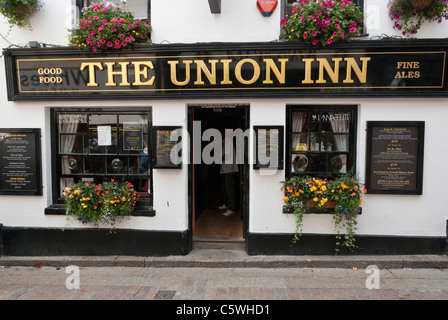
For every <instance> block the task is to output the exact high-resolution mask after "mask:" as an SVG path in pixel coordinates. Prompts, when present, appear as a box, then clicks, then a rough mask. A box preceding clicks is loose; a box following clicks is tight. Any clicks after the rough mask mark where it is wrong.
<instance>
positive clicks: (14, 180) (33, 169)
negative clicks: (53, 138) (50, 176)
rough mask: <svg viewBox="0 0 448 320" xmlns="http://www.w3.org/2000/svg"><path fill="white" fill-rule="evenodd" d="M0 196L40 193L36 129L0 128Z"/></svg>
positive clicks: (38, 145)
mask: <svg viewBox="0 0 448 320" xmlns="http://www.w3.org/2000/svg"><path fill="white" fill-rule="evenodd" d="M0 168H2V169H1V170H0V195H42V167H41V140H40V129H31V128H23V129H19V128H11V129H9V128H8V129H6V128H1V129H0Z"/></svg>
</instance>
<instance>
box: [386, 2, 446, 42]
mask: <svg viewBox="0 0 448 320" xmlns="http://www.w3.org/2000/svg"><path fill="white" fill-rule="evenodd" d="M388 8H389V17H390V19H391V21H392V22H393V24H394V25H393V28H394V29H396V30H398V31H401V33H402V35H404V36H407V37H409V36H410V35H414V34H416V33H417V32H418V30H419V29H420V27H421V26H422V24H423V23H424V22H435V21H437V22H438V23H442V21H443V20H448V0H433V1H432V3H431V4H430V5H429V6H426V7H421V8H416V7H414V6H413V5H412V4H411V1H410V0H391V1H389V4H388Z"/></svg>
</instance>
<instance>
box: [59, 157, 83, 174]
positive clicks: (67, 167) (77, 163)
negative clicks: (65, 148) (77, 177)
mask: <svg viewBox="0 0 448 320" xmlns="http://www.w3.org/2000/svg"><path fill="white" fill-rule="evenodd" d="M61 159H62V164H61V166H62V174H80V173H83V171H84V161H83V157H82V156H63V157H62V158H61Z"/></svg>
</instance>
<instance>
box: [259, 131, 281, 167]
mask: <svg viewBox="0 0 448 320" xmlns="http://www.w3.org/2000/svg"><path fill="white" fill-rule="evenodd" d="M254 133H255V146H256V148H255V155H254V159H255V161H254V166H253V168H254V169H278V170H282V169H283V126H254Z"/></svg>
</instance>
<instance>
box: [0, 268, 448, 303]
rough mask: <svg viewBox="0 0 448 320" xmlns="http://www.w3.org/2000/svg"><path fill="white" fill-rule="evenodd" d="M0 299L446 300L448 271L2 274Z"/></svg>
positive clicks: (28, 270) (59, 270)
mask: <svg viewBox="0 0 448 320" xmlns="http://www.w3.org/2000/svg"><path fill="white" fill-rule="evenodd" d="M78 274H79V278H77V275H78ZM78 280H79V281H78ZM78 284H79V286H78ZM369 288H370V289H369ZM0 299H1V300H78V299H79V300H122V299H125V300H172V301H176V300H177V301H181V300H185V301H187V300H301V299H304V300H336V299H350V300H354V299H355V300H422V299H423V300H448V269H429V268H426V269H409V268H403V269H376V268H375V267H373V269H371V268H356V267H353V268H340V269H332V268H321V269H319V268H306V267H305V268H298V267H295V268H151V267H79V268H78V267H75V268H71V267H70V266H68V267H66V266H61V267H54V266H36V267H22V266H3V267H0Z"/></svg>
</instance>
